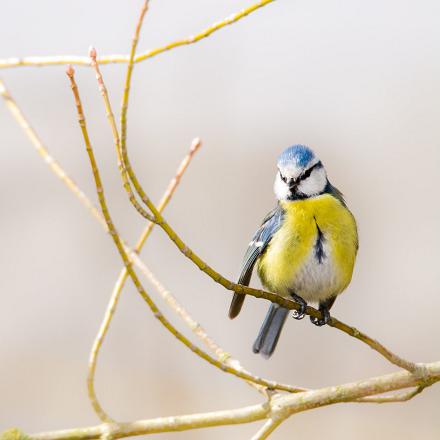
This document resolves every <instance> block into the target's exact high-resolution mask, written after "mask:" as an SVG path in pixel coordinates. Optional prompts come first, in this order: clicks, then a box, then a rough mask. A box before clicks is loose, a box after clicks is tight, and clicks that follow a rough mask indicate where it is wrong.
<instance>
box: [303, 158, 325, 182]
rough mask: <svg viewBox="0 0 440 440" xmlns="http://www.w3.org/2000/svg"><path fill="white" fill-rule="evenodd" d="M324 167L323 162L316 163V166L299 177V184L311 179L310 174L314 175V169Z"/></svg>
mask: <svg viewBox="0 0 440 440" xmlns="http://www.w3.org/2000/svg"><path fill="white" fill-rule="evenodd" d="M321 167H322V162H321V161H319V162H316V163H315V165H313V166H311V167H310V168H309V169H307V170H305V171H304V172H303V173H302V174H301V175H300V176H299V177H298V179H297V180H298V182H299V181H301V180H304V179H307V177H310V174H312V171H313V170H314V169H317V168H321Z"/></svg>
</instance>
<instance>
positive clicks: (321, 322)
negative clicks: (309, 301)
mask: <svg viewBox="0 0 440 440" xmlns="http://www.w3.org/2000/svg"><path fill="white" fill-rule="evenodd" d="M319 311H320V312H321V315H322V317H321V318H315V317H314V316H311V317H310V321H312V324H315V325H316V326H318V327H322V326H323V325H325V324H327V323H328V322H329V321H330V312H329V311H328V309H319Z"/></svg>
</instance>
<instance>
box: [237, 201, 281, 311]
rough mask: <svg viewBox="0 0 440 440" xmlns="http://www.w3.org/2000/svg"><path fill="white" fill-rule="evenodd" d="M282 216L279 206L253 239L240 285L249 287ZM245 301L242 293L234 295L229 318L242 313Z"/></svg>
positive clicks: (242, 268)
mask: <svg viewBox="0 0 440 440" xmlns="http://www.w3.org/2000/svg"><path fill="white" fill-rule="evenodd" d="M282 216H283V210H282V209H281V208H280V207H279V206H277V207H276V208H275V209H274V210H272V211H271V212H269V214H268V215H267V216H266V217H265V218H264V220H263V223H262V224H261V226H260V228H259V229H258V231H257V232H256V233H255V234H254V236H253V237H252V240H251V242H250V243H249V246H248V248H247V250H246V253H245V255H244V258H243V263H242V266H241V273H240V277H239V279H238V284H242V285H243V286H248V285H249V283H250V281H251V277H252V271H253V269H254V266H255V263H256V261H257V260H258V257H259V256H260V255H261V254H262V253H263V252H264V250H265V249H266V247H267V245H268V244H269V242H270V240H271V238H272V236H273V235H274V234H275V232H276V231H278V229H279V228H280V226H281V222H282ZM244 299H245V295H243V294H241V293H235V294H234V297H233V298H232V302H231V306H230V307H229V317H230V318H231V319H233V318H235V317H236V316H237V315H238V314H239V313H240V310H241V307H242V306H243V302H244Z"/></svg>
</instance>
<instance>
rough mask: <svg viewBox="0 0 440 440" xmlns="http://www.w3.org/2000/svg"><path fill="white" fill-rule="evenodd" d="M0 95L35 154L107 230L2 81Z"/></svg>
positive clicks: (90, 203)
mask: <svg viewBox="0 0 440 440" xmlns="http://www.w3.org/2000/svg"><path fill="white" fill-rule="evenodd" d="M0 95H1V96H2V97H3V98H4V100H5V103H6V105H7V107H8V109H9V111H10V112H11V113H12V116H13V117H14V118H15V120H16V121H17V122H18V124H19V125H20V127H21V128H22V129H23V131H24V132H25V134H26V135H27V137H28V138H29V139H30V141H31V143H32V145H33V147H34V148H35V150H36V151H37V153H38V154H39V155H40V156H41V158H42V159H43V160H44V161H45V162H46V164H47V165H48V166H49V167H50V169H51V170H52V171H53V173H54V174H55V175H56V176H57V177H58V178H59V179H60V180H61V181H62V182H63V183H64V184H65V185H66V186H67V188H68V189H69V190H70V191H72V193H73V194H74V195H75V196H76V197H77V198H78V199H79V200H80V202H81V203H82V204H83V205H84V206H85V207H86V208H87V210H88V211H90V213H91V214H92V215H93V217H95V218H96V220H98V222H99V223H100V224H101V225H102V226H103V227H104V228H106V229H107V225H106V223H105V220H104V217H103V216H102V215H101V213H100V212H99V210H98V209H97V208H96V206H95V205H94V204H93V203H92V202H91V201H90V199H89V198H88V197H87V196H86V195H85V194H84V192H83V191H81V189H80V188H79V187H78V185H77V184H76V183H75V182H74V181H73V179H72V178H70V177H69V175H68V174H67V173H66V172H65V171H64V169H63V168H62V167H61V165H60V164H59V163H58V162H57V161H56V160H55V159H54V158H53V157H52V156H51V155H50V153H49V151H48V150H47V148H46V147H45V146H44V145H43V142H42V141H41V139H40V138H39V137H38V135H37V133H36V132H35V130H34V129H33V128H32V127H31V125H30V124H29V122H28V121H27V119H26V117H25V116H24V114H23V112H22V111H21V110H20V108H19V107H18V105H17V103H16V102H15V100H14V99H13V98H12V96H11V94H10V93H9V92H8V90H7V89H6V86H5V84H4V83H3V81H2V80H0Z"/></svg>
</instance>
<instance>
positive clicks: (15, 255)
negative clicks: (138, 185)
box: [0, 0, 440, 440]
mask: <svg viewBox="0 0 440 440" xmlns="http://www.w3.org/2000/svg"><path fill="white" fill-rule="evenodd" d="M0 3H1V11H2V12H1V15H2V26H1V31H0V37H1V38H0V56H1V57H9V56H24V55H51V54H53V55H58V54H75V55H80V54H84V55H85V54H86V51H87V48H88V46H89V45H90V44H93V45H95V46H96V47H97V49H98V51H99V53H101V54H108V53H126V52H127V51H128V48H129V44H130V39H131V35H132V30H133V27H134V22H135V19H136V17H137V15H138V10H139V7H140V1H136V2H122V1H119V2H118V1H93V2H90V1H76V2H59V1H53V0H51V1H50V0H45V1H39V2H31V1H26V2H12V1H5V0H3V1H1V2H0ZM248 4H250V2H249V1H231V0H227V1H226V0H222V1H219V0H215V1H214V0H211V1H201V0H192V1H187V2H182V1H178V0H162V1H158V0H156V1H155V2H153V3H152V6H151V11H150V12H149V14H148V17H147V19H146V25H145V28H144V32H143V34H142V39H141V42H140V50H145V49H147V48H152V47H155V46H157V45H160V44H162V43H166V42H169V41H172V40H174V39H176V38H178V37H184V36H187V35H191V34H194V33H196V32H197V31H200V30H201V29H203V28H205V27H206V26H207V25H209V24H211V23H212V22H215V21H217V20H219V19H221V18H223V17H225V16H227V15H229V14H230V13H232V12H235V11H236V10H238V9H240V8H241V7H244V6H246V5H248ZM439 15H440V3H439V2H437V1H434V0H432V1H419V2H414V1H397V0H393V1H387V2H383V1H369V2H366V1H357V0H346V1H331V2H330V1H324V0H316V1H303V0H301V1H288V0H279V1H277V2H275V3H274V4H271V5H269V6H267V7H266V8H264V9H262V10H260V11H258V12H256V13H255V14H253V15H252V16H250V17H248V18H246V19H245V20H243V21H241V22H240V23H238V24H236V25H234V26H232V27H229V28H228V29H224V30H222V31H220V32H218V33H216V34H215V35H213V36H212V37H210V38H209V39H207V40H204V41H203V42H201V43H200V44H198V45H196V46H192V47H185V48H179V49H177V50H175V51H173V52H171V53H167V54H164V55H161V56H160V57H158V58H156V59H154V60H149V61H147V62H144V63H142V64H140V65H138V66H137V67H136V69H135V74H134V81H133V93H132V96H131V106H130V109H129V150H130V153H131V156H132V160H133V162H134V163H135V164H136V170H137V172H138V174H139V176H141V180H142V182H143V184H144V185H145V188H147V189H148V191H149V192H150V193H151V195H152V196H153V197H154V198H155V199H157V198H158V197H159V196H160V194H161V192H162V191H163V189H164V188H165V186H166V185H167V182H168V180H169V178H170V177H171V176H172V175H173V173H174V170H175V168H176V167H177V165H178V164H179V162H180V160H181V158H182V157H183V155H184V154H185V153H186V151H187V148H188V146H189V143H190V141H191V139H192V138H193V137H195V136H200V137H202V138H203V140H204V147H203V150H202V151H201V152H200V154H198V156H197V157H196V159H195V160H194V162H193V163H192V165H191V170H190V172H189V173H188V174H187V175H185V177H184V180H183V182H182V185H181V186H180V188H179V190H178V193H177V194H176V196H175V199H174V201H173V204H172V206H170V209H168V210H167V213H166V217H167V219H168V220H169V221H170V222H171V224H172V225H174V226H175V228H176V230H177V231H178V232H179V233H180V234H181V236H182V237H183V238H184V239H185V240H187V242H188V243H189V244H190V245H191V246H192V247H193V248H194V250H195V251H196V252H198V253H199V254H200V255H201V256H202V257H203V258H205V259H206V260H207V261H208V262H210V263H211V264H212V266H213V267H215V268H216V269H218V270H219V271H221V272H222V273H223V274H224V275H225V276H228V277H231V278H234V277H236V276H237V273H238V270H239V265H240V261H241V258H242V254H243V252H244V250H245V247H246V244H247V243H248V241H249V239H250V237H251V235H252V234H253V232H254V230H255V228H256V227H257V225H258V224H259V222H260V221H261V219H262V217H263V216H264V215H265V214H266V212H267V211H269V210H270V209H271V208H272V207H273V205H274V198H273V194H272V181H273V176H274V173H275V159H276V157H277V155H278V154H279V153H280V151H281V150H282V149H283V148H285V147H287V146H289V145H290V144H292V143H306V144H308V145H310V146H312V147H313V148H314V149H315V150H316V151H317V153H318V154H319V155H320V157H321V159H322V160H323V162H324V163H325V165H326V167H327V170H328V173H329V176H330V178H331V180H332V182H333V183H334V184H335V185H336V186H338V187H339V188H340V189H342V191H343V192H344V194H345V195H346V198H347V201H348V204H349V206H350V207H351V209H352V211H353V212H354V213H355V215H356V218H357V220H358V223H359V230H360V252H359V257H358V261H357V266H356V270H355V273H354V277H353V282H352V284H351V286H350V287H349V288H348V290H347V292H346V293H345V294H344V295H343V297H342V298H340V299H339V300H338V301H337V303H336V306H335V308H334V313H335V315H336V316H337V317H338V318H340V319H342V320H346V321H347V322H348V323H351V324H354V325H356V326H357V327H359V328H360V329H362V330H364V331H366V332H367V333H369V334H371V335H372V336H374V337H378V338H379V339H380V340H381V341H383V342H384V343H385V344H386V345H388V346H389V347H390V348H391V349H393V350H395V351H396V352H398V353H400V354H402V355H403V356H406V357H408V358H410V359H412V360H416V361H431V360H437V359H440V348H439V333H440V321H439V309H440V295H439V287H438V286H439V283H440V271H439V269H438V265H439V261H438V249H439V246H440V233H439V229H438V225H439V221H440V209H439V204H438V194H437V192H438V189H437V188H438V185H439V183H440V179H439V173H438V166H439V159H440V153H439V150H440V149H439V144H440V133H439V128H438V127H439V122H438V121H439V115H440V108H439V104H438V103H439V102H440V80H439V78H440V61H439V57H438V54H439V51H440V27H439V25H438V17H439ZM64 69H65V68H64V67H46V68H21V69H10V70H3V71H1V72H0V74H1V75H2V77H3V79H4V80H5V81H6V83H7V85H8V86H9V87H10V89H11V91H12V93H13V95H14V96H15V97H16V99H17V101H18V103H19V104H20V105H21V106H22V108H23V110H24V111H25V113H26V114H27V115H28V116H29V118H30V120H31V121H32V123H33V125H34V126H35V127H36V129H37V130H38V132H39V134H40V135H41V137H42V139H43V140H44V142H46V144H47V146H48V147H49V149H50V151H51V152H52V153H53V154H54V156H55V157H56V158H57V159H58V160H59V161H60V162H61V163H62V164H63V165H64V166H65V168H66V170H67V171H68V172H69V173H70V175H71V176H73V177H74V178H75V179H76V180H77V181H78V183H79V184H80V186H81V187H82V188H83V189H84V190H85V191H86V192H87V193H88V194H90V195H91V196H92V197H93V199H94V200H95V199H96V198H95V196H94V194H93V185H92V178H91V174H90V170H89V167H88V163H87V161H86V156H85V152H84V149H83V145H82V139H81V136H80V132H79V129H78V126H77V124H76V121H75V118H76V115H75V112H74V107H73V103H72V97H71V94H70V89H69V86H68V83H67V80H66V78H65V75H64ZM77 71H78V75H77V80H78V82H79V86H80V89H81V93H82V96H83V100H84V104H85V110H86V113H87V116H88V120H89V127H90V133H91V136H92V139H93V142H94V145H95V147H96V152H97V156H98V159H99V162H100V165H101V169H102V173H103V176H104V182H105V185H106V188H107V194H108V196H109V200H110V207H111V210H112V213H113V215H114V218H115V221H116V223H117V225H118V227H119V229H120V231H121V232H122V233H123V235H124V236H125V237H127V238H128V239H129V240H130V242H133V241H134V240H135V238H136V237H137V235H138V233H139V231H140V230H141V229H142V225H143V222H142V219H141V218H139V216H138V215H137V214H136V213H135V212H134V210H133V208H132V207H131V206H130V204H129V203H128V202H127V200H126V197H125V194H124V193H123V191H122V189H121V186H120V181H119V177H118V174H117V170H116V166H115V158H114V149H113V146H112V140H111V134H110V130H109V128H108V126H107V123H106V119H105V114H104V110H103V107H102V102H101V99H100V96H99V93H98V91H97V87H96V84H95V81H94V76H93V74H92V72H91V71H90V70H88V69H85V68H78V69H77ZM103 73H104V75H105V77H106V79H107V84H108V87H109V89H110V93H111V97H112V101H113V103H114V105H115V106H118V105H119V102H120V98H121V90H122V85H123V78H124V67H123V66H122V65H113V66H107V67H105V68H103ZM0 124H1V125H0V127H1V139H2V141H1V158H2V159H1V163H2V172H1V173H0V200H1V217H0V234H1V235H0V240H1V243H2V247H1V249H2V252H1V253H0V267H1V275H2V276H1V277H0V291H1V298H2V306H1V319H0V359H1V362H0V396H1V400H0V429H5V428H7V427H10V426H14V425H16V426H20V427H21V428H22V429H23V430H25V431H27V432H35V431H40V430H49V429H61V428H69V427H75V426H87V425H90V424H96V423H97V419H96V417H95V415H94V413H93V412H92V410H91V408H90V405H89V403H88V400H87V395H86V388H85V377H86V365H87V358H88V353H89V349H90V347H91V344H92V341H93V338H94V336H95V333H96V331H97V329H98V324H99V322H100V320H101V318H102V315H103V312H104V309H105V306H106V302H107V299H108V297H109V295H110V293H111V290H112V287H113V284H114V281H115V279H116V276H117V273H118V272H119V269H120V266H121V262H120V260H119V257H118V255H117V253H116V251H115V249H114V247H113V244H112V243H111V241H110V239H109V237H107V236H106V235H105V234H104V233H103V232H102V230H101V229H100V227H99V225H98V224H97V223H96V222H95V221H94V220H93V219H92V218H91V216H90V215H89V214H88V213H87V212H86V211H85V210H84V209H83V208H82V206H80V205H79V203H78V201H77V200H76V199H75V198H74V197H73V196H72V195H71V194H70V193H69V192H68V191H67V190H66V188H65V187H63V185H61V184H60V182H59V181H58V180H57V179H56V178H55V177H54V176H53V175H52V174H51V173H50V172H49V170H48V168H47V166H46V165H45V164H44V163H43V161H42V160H41V159H40V158H39V157H38V156H37V155H36V153H35V152H34V151H33V150H32V147H31V145H30V143H29V141H28V140H27V139H26V138H25V136H24V134H23V132H22V131H21V130H20V128H19V127H18V126H17V124H16V123H15V121H14V120H13V119H12V118H11V116H10V114H9V113H8V112H7V110H6V109H5V107H4V105H3V104H2V105H0ZM144 256H145V260H146V261H147V262H148V264H149V265H150V266H151V268H152V269H153V270H154V272H155V273H156V274H157V275H158V276H159V277H160V278H161V279H162V281H163V282H164V284H165V285H166V286H167V287H168V288H169V289H171V290H172V291H173V292H174V293H175V294H176V296H177V297H178V298H179V299H180V300H181V301H182V302H183V303H185V304H186V305H187V307H188V309H189V310H190V311H191V313H193V314H194V316H195V317H196V318H197V319H198V320H200V322H201V323H202V324H203V325H205V327H206V328H207V330H208V331H209V333H210V334H211V335H212V336H213V337H215V338H216V339H217V340H218V341H219V343H220V344H221V345H223V346H224V347H225V348H226V349H227V350H229V351H230V352H231V353H233V354H234V355H235V356H238V357H239V358H240V359H241V360H242V362H243V364H244V365H245V366H247V367H248V368H249V369H251V370H252V371H255V372H256V373H258V374H261V375H264V376H269V377H272V378H274V379H277V380H279V381H283V382H289V383H295V384H300V385H303V386H307V387H319V386H325V385H332V384H337V383H343V382H348V381H353V380H357V379H361V378H365V377H369V376H373V375H379V374H383V373H386V372H391V371H394V370H395V368H394V367H392V366H390V365H388V364H387V363H386V362H385V361H384V360H383V359H382V358H380V357H379V356H378V355H377V354H376V353H374V352H373V351H371V350H370V349H368V348H367V347H366V346H364V345H362V344H360V343H358V342H356V341H354V340H353V339H351V338H349V337H347V336H345V335H343V334H341V333H340V332H338V331H335V330H333V329H330V328H322V329H317V328H315V327H313V326H312V325H310V324H309V322H308V321H307V320H304V321H302V322H295V321H293V320H291V319H290V320H289V321H288V324H287V326H286V328H285V331H284V333H283V335H282V338H281V341H280V344H279V347H278V349H277V352H276V354H275V355H274V356H273V358H272V359H271V360H270V361H265V360H263V359H262V358H260V357H257V356H255V355H253V354H252V352H251V344H252V342H253V339H254V337H255V335H256V332H257V330H258V327H259V325H260V322H261V320H262V318H263V315H264V314H265V310H266V307H267V304H266V303H265V302H263V301H258V300H255V299H249V300H247V302H246V307H245V308H244V311H243V313H242V315H241V316H240V317H239V318H238V319H236V320H235V321H233V322H231V321H229V319H228V318H227V316H226V314H227V308H228V303H229V300H230V294H229V293H227V292H225V291H224V290H223V289H222V288H221V287H219V286H216V285H215V284H213V283H212V282H211V281H210V280H209V279H208V278H207V277H206V276H205V275H204V274H202V273H201V272H200V271H199V270H197V269H196V268H195V267H194V266H193V265H192V264H191V263H190V262H189V261H187V260H185V259H184V258H182V256H181V255H180V254H179V252H178V251H177V250H176V248H175V247H174V246H173V245H172V244H171V243H169V242H168V240H167V239H166V238H165V236H164V234H163V233H162V232H160V231H156V232H155V233H154V234H153V236H152V238H151V240H150V242H149V244H148V246H147V248H146V250H145V252H144ZM254 284H255V285H258V284H257V281H256V280H255V281H254ZM128 287H129V288H128V289H127V290H126V292H125V294H124V296H123V299H122V301H121V305H120V308H119V310H118V314H117V316H116V318H115V320H114V323H113V327H112V329H111V333H110V335H109V338H108V340H107V341H106V344H105V346H104V349H103V353H102V357H101V359H100V363H99V366H98V371H97V390H98V393H99V396H100V398H101V400H102V403H103V405H104V407H105V408H106V409H108V411H109V412H110V413H111V414H112V415H113V416H114V417H116V418H117V419H119V420H133V419H137V418H149V417H154V416H161V415H170V414H179V413H190V412H197V411H207V410H216V409H224V408H231V407H239V406H242V405H248V404H253V403H256V402H259V401H260V397H259V395H256V393H255V392H254V391H253V390H252V389H250V388H249V387H247V386H246V385H245V384H244V383H242V382H241V381H239V380H237V379H235V378H234V377H232V376H228V375H222V374H219V373H218V371H216V370H215V369H214V368H212V367H211V366H209V365H207V364H205V363H203V362H201V361H200V360H199V359H197V358H195V357H194V356H193V355H191V354H190V353H189V352H188V351H187V349H186V348H184V347H182V346H181V345H179V343H177V342H176V341H175V340H174V339H173V338H172V337H171V336H170V335H169V334H167V333H166V332H165V330H164V329H163V328H162V327H160V326H159V325H158V324H157V323H156V322H155V320H154V319H153V318H152V317H151V315H150V313H149V312H148V310H147V309H146V306H145V304H144V303H143V302H142V300H141V299H140V297H139V296H138V295H137V294H136V293H135V291H134V289H133V288H132V287H131V285H129V286H128ZM165 311H166V312H168V310H166V309H165ZM176 322H177V321H176ZM439 407H440V387H438V386H437V387H433V388H431V389H429V390H427V391H426V392H425V393H424V394H422V395H421V396H419V397H417V398H416V399H415V400H414V401H412V402H409V403H406V404H394V405H387V406H373V405H371V406H367V405H355V404H351V405H348V404H347V405H338V406H333V407H329V408H325V409H321V410H317V411H314V412H310V413H304V414H300V415H298V416H296V417H294V418H292V419H291V420H289V421H288V422H286V423H285V424H284V425H283V426H282V427H281V428H279V429H278V430H277V431H276V433H275V434H274V435H273V438H274V439H287V438H298V439H299V438H309V436H313V437H315V438H316V437H321V436H326V438H328V439H361V440H364V439H370V438H379V437H380V438H393V439H397V438H399V439H415V438H418V439H438V438H439V436H440V418H439ZM258 426H259V424H250V425H244V426H236V427H226V428H215V429H210V430H201V431H197V432H190V433H180V434H165V435H162V436H158V438H164V439H165V438H174V437H175V438H181V439H206V438H210V439H224V438H234V439H238V438H240V439H241V438H249V437H250V436H251V434H252V433H253V432H255V431H256V430H257V428H258Z"/></svg>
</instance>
